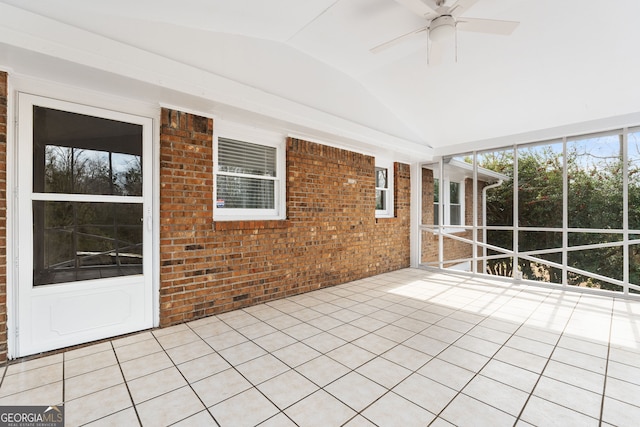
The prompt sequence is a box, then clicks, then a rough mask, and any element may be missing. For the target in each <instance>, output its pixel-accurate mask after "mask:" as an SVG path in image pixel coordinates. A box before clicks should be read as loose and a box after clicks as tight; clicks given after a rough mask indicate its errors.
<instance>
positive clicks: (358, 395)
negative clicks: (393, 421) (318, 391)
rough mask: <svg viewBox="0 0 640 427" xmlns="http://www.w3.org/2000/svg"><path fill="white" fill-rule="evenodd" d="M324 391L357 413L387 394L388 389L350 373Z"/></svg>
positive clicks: (355, 373)
mask: <svg viewBox="0 0 640 427" xmlns="http://www.w3.org/2000/svg"><path fill="white" fill-rule="evenodd" d="M324 389H325V390H326V391H327V392H329V393H330V394H331V395H332V396H334V397H337V398H338V399H340V400H341V401H342V402H344V403H345V404H347V405H348V406H349V407H350V408H352V409H354V410H355V411H357V412H360V411H362V410H363V409H364V408H366V407H367V406H369V405H370V404H371V403H372V402H374V401H375V400H377V399H378V398H379V397H380V396H382V395H383V394H385V393H386V392H387V389H386V388H384V387H382V386H380V385H379V384H377V383H375V382H373V381H371V380H370V379H368V378H366V377H364V376H362V375H360V374H358V373H357V372H350V373H348V374H347V375H345V376H343V377H341V378H339V379H337V380H336V381H334V382H332V383H331V384H329V385H328V386H326V387H325V388H324Z"/></svg>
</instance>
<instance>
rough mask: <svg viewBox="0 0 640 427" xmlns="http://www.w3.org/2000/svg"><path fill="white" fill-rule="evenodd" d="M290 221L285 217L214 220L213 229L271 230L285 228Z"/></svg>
mask: <svg viewBox="0 0 640 427" xmlns="http://www.w3.org/2000/svg"><path fill="white" fill-rule="evenodd" d="M289 226H290V221H289V220H287V219H273V220H271V219H269V220H236V221H233V220H224V221H214V223H213V229H214V230H215V231H226V230H271V229H280V228H287V227H289Z"/></svg>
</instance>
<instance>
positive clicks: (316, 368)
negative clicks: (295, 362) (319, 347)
mask: <svg viewBox="0 0 640 427" xmlns="http://www.w3.org/2000/svg"><path fill="white" fill-rule="evenodd" d="M296 371H298V372H299V373H301V374H302V375H304V376H305V377H306V378H308V379H309V380H311V381H313V382H314V383H315V384H316V385H318V386H319V387H324V386H326V385H327V384H329V383H331V382H333V381H335V380H337V379H338V378H340V377H342V376H343V375H345V374H347V373H348V372H349V368H347V367H346V366H344V365H343V364H341V363H338V362H336V361H335V360H333V359H331V358H329V357H327V356H319V357H316V358H315V359H313V360H310V361H308V362H306V363H304V364H302V365H300V366H298V367H297V368H296Z"/></svg>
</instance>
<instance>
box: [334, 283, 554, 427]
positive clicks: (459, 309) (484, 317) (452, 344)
mask: <svg viewBox="0 0 640 427" xmlns="http://www.w3.org/2000/svg"><path fill="white" fill-rule="evenodd" d="M453 288H454V286H451V287H449V289H447V290H446V291H443V292H440V293H439V294H437V295H435V296H442V295H443V294H444V293H446V292H448V291H450V290H452V289H453ZM516 296H517V294H516V295H514V296H513V297H512V298H511V299H510V300H512V299H513V298H515V297H516ZM474 301H475V300H474ZM474 301H471V302H469V303H467V304H465V305H464V306H462V307H459V308H458V309H456V310H453V311H452V312H451V313H449V314H448V315H446V316H443V317H442V318H441V319H439V320H438V321H437V322H435V323H431V324H430V325H429V326H428V327H427V328H425V329H424V330H423V331H421V332H424V331H426V330H427V329H429V328H430V327H432V326H439V325H437V323H438V322H440V321H442V320H444V319H447V318H450V317H451V316H453V315H454V314H455V313H458V312H461V311H463V310H464V308H465V307H467V306H468V305H469V304H472V303H473V302H474ZM506 303H507V302H505V303H504V304H502V305H501V307H503V306H504V305H505V304H506ZM540 303H542V301H541V302H540ZM430 304H433V303H430ZM435 304H437V303H435ZM437 305H439V304H437ZM421 310H423V309H417V310H415V311H421ZM497 310H498V308H497V309H496V310H494V312H495V311H497ZM415 311H414V312H413V313H415ZM413 313H411V314H413ZM434 314H435V313H434ZM490 316H491V315H490V314H489V315H487V316H482V317H483V319H482V320H481V321H480V322H478V323H475V324H474V326H473V327H472V328H470V329H469V330H468V331H467V332H464V333H462V335H460V336H459V337H458V338H456V339H455V340H454V341H452V342H451V343H449V344H448V345H447V346H446V347H445V348H443V349H442V350H441V351H439V352H438V353H437V354H435V355H434V356H431V355H430V354H428V353H424V352H422V351H420V350H416V349H414V350H416V351H419V352H420V353H423V354H426V355H427V356H431V359H429V360H428V361H427V362H425V363H423V364H422V365H420V366H419V367H418V368H416V369H415V370H413V371H412V372H411V373H410V374H409V375H407V376H406V377H404V378H403V379H402V380H401V381H400V382H398V384H400V383H402V381H405V380H406V379H407V378H409V377H410V376H411V375H413V374H418V375H422V374H420V373H418V370H420V369H422V368H423V367H424V366H426V365H427V364H429V363H430V362H431V361H432V360H434V359H436V358H437V357H438V356H439V355H440V354H442V353H444V352H445V351H447V350H448V349H449V348H451V347H453V346H454V344H455V343H456V342H458V341H459V340H460V339H462V338H463V337H465V336H466V335H467V333H468V332H469V331H470V330H471V329H473V328H474V327H476V326H478V325H479V324H480V323H481V322H482V321H484V320H486V319H488V318H490ZM404 317H409V315H406V316H404ZM398 320H399V319H398ZM454 320H458V319H455V318H454ZM465 323H469V322H465ZM439 327H440V328H443V329H448V330H450V331H453V332H458V333H459V332H460V331H456V330H455V329H450V328H447V327H445V326H439ZM516 331H517V330H516ZM421 332H417V333H415V334H414V335H412V336H411V337H409V338H407V339H405V340H404V341H402V342H400V343H397V344H396V345H395V346H394V347H392V348H395V347H398V346H399V345H401V344H403V343H404V342H406V341H408V340H409V339H411V338H412V337H414V336H416V335H420V334H421ZM514 333H515V332H514ZM433 339H434V340H436V341H440V340H438V339H437V338H433ZM441 342H443V343H445V342H444V341H441ZM445 344H446V343H445ZM409 348H412V349H413V347H409ZM459 348H461V347H459ZM501 348H502V347H501ZM461 349H462V348H461ZM463 350H465V349H463ZM499 350H500V349H498V350H496V352H497V351H499ZM468 351H471V350H468ZM471 352H472V353H475V352H473V351H471ZM476 354H478V353H476ZM494 354H495V353H494ZM481 356H482V355H481ZM376 357H382V355H378V356H376ZM491 360H492V358H489V361H487V362H486V363H485V365H483V367H484V366H486V364H488V363H489V362H490V361H491ZM390 362H392V363H395V362H393V361H390ZM363 365H364V364H363ZM361 366H362V365H361ZM454 366H458V365H454ZM463 369H466V368H463ZM481 369H482V368H481ZM477 375H478V373H476V374H475V375H474V376H473V377H472V378H471V379H470V380H469V381H467V383H466V384H465V385H464V386H463V387H462V388H464V387H466V385H467V384H469V382H471V381H472V380H473V378H475V377H476V376H477ZM425 378H428V377H425ZM371 381H373V380H371ZM432 381H435V380H432ZM374 382H375V381H374ZM435 382H438V381H435ZM438 383H439V382H438ZM398 384H396V385H395V386H393V387H392V388H389V389H387V392H386V393H383V394H382V395H381V396H379V397H378V398H377V399H375V400H374V401H373V402H371V403H370V404H369V405H367V406H366V407H365V408H363V409H362V410H361V411H356V412H357V414H356V415H355V416H354V417H352V418H351V419H349V420H348V421H351V420H353V419H354V418H355V417H357V416H358V415H360V416H362V417H364V418H365V419H367V420H369V419H368V418H367V417H365V416H364V415H362V412H364V411H365V410H367V409H368V408H369V407H370V406H372V405H373V404H374V403H376V402H377V401H378V400H380V399H382V398H383V397H384V396H386V395H387V394H389V393H391V392H393V393H395V392H394V391H393V389H394V388H395V387H396V386H397V385H398ZM442 385H444V386H445V387H449V386H447V385H445V384H442ZM383 387H384V386H383ZM385 388H386V387H385ZM449 388H450V387H449ZM460 393H461V391H458V392H457V393H456V395H455V396H454V397H453V398H452V399H451V401H452V400H453V399H455V398H456V397H457V396H458V395H459V394H460ZM332 396H333V395H332ZM398 396H400V397H401V398H403V399H405V400H407V401H409V402H411V403H413V404H414V405H416V406H418V407H419V408H422V409H424V410H425V411H427V412H429V413H431V414H433V413H432V412H431V411H429V410H428V409H426V408H424V407H422V406H421V405H418V404H417V403H414V402H412V401H410V400H408V399H407V398H406V397H404V396H401V395H398ZM334 397H335V396H334ZM451 401H450V402H449V403H451ZM482 403H484V402H482ZM447 406H448V404H447V405H446V406H445V407H444V408H443V409H442V410H441V411H440V412H439V413H438V414H433V415H435V418H434V419H433V420H432V421H431V422H430V423H429V425H431V424H432V423H433V422H435V421H436V420H437V419H438V417H439V416H440V413H442V411H444V410H445V409H446V407H447ZM489 406H491V405H489ZM348 421H347V422H348ZM369 421H371V420H369ZM371 422H373V421H371ZM374 424H375V423H374Z"/></svg>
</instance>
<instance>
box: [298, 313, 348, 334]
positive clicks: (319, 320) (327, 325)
mask: <svg viewBox="0 0 640 427" xmlns="http://www.w3.org/2000/svg"><path fill="white" fill-rule="evenodd" d="M307 323H308V324H310V325H311V326H314V327H316V328H318V329H322V330H323V331H328V330H330V329H333V328H337V327H338V326H341V325H344V322H342V321H341V320H338V319H336V318H333V317H331V316H320V317H316V318H315V319H311V320H309V321H308V322H307Z"/></svg>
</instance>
